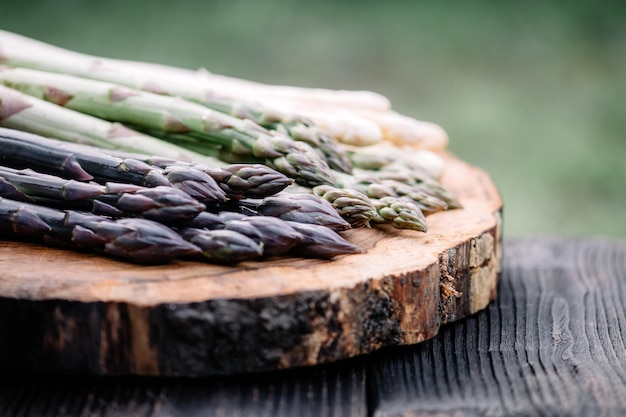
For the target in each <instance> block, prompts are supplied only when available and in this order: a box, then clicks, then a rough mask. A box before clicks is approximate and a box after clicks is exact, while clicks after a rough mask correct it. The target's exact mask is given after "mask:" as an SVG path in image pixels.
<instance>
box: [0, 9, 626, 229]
mask: <svg viewBox="0 0 626 417" xmlns="http://www.w3.org/2000/svg"><path fill="white" fill-rule="evenodd" d="M624 5H626V2H620V1H614V2H611V1H603V2H582V1H569V2H562V1H561V2H553V1H526V2H487V1H484V2H481V1H473V2H467V1H460V0H458V1H440V2H420V1H395V2H381V1H344V2H339V1H329V0H323V1H320V0H318V1H308V2H303V1H289V0H269V1H262V2H261V1H259V2H252V1H242V0H229V1H184V0H180V1H171V0H170V1H165V0H153V1H150V2H149V1H132V0H106V1H99V2H96V1H93V2H90V1H79V0H22V1H19V2H18V1H11V0H0V27H1V28H3V29H5V30H10V31H14V32H17V33H21V34H24V35H28V36H32V37H35V38H39V39H41V40H45V41H47V42H50V43H53V44H57V45H60V46H63V47H66V48H69V49H73V50H77V51H81V52H87V53H91V54H95V55H102V56H109V57H116V58H128V59H136V60H144V61H152V62H160V63H165V64H172V65H178V66H183V67H190V68H196V67H206V68H208V69H209V70H210V71H212V72H215V73H221V74H226V75H232V76H237V77H242V78H247V79H253V80H257V81H262V82H267V83H280V84H293V85H301V86H320V87H330V88H342V89H368V90H373V91H377V92H379V93H382V94H384V95H386V96H387V97H389V98H390V99H391V101H392V103H393V105H394V107H395V109H396V110H398V111H400V112H402V113H405V114H408V115H411V116H413V117H416V118H419V119H423V120H428V121H433V122H436V123H439V124H440V125H442V126H443V127H444V128H445V129H446V130H447V131H448V133H449V135H450V138H451V144H450V149H451V151H452V152H454V153H455V154H456V155H457V156H459V157H461V158H462V159H464V160H466V161H468V162H470V163H472V164H474V165H477V166H480V167H481V168H483V169H485V170H486V171H487V172H489V173H490V174H491V176H492V178H493V179H494V181H495V183H496V184H497V185H498V187H499V189H500V190H501V193H502V195H503V198H504V201H505V210H504V218H505V228H504V231H505V236H507V237H516V236H523V235H540V234H541V235H544V234H561V235H604V236H613V237H626V214H624V207H625V206H626V6H624Z"/></svg>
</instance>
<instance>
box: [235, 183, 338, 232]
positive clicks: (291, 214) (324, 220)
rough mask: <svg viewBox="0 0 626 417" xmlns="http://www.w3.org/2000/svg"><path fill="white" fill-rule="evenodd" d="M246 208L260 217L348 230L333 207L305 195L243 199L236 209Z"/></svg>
mask: <svg viewBox="0 0 626 417" xmlns="http://www.w3.org/2000/svg"><path fill="white" fill-rule="evenodd" d="M241 207H243V208H247V209H250V210H253V211H254V212H255V213H257V214H259V215H262V216H272V217H278V218H279V219H281V220H287V221H293V222H298V223H307V224H316V225H321V226H326V227H328V228H330V229H332V230H335V231H342V230H347V229H350V223H348V222H347V221H346V220H344V219H343V218H342V217H341V216H340V215H339V213H337V211H336V210H335V209H334V207H333V206H332V205H331V204H330V203H329V202H327V201H325V200H323V199H322V198H320V197H318V196H316V195H313V194H305V193H293V194H292V193H286V192H282V193H279V194H277V195H275V196H271V197H267V198H264V199H262V200H253V199H243V200H240V201H239V202H238V206H237V208H241Z"/></svg>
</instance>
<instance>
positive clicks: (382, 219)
mask: <svg viewBox="0 0 626 417" xmlns="http://www.w3.org/2000/svg"><path fill="white" fill-rule="evenodd" d="M372 202H373V203H374V205H375V206H376V211H377V213H378V215H377V216H374V218H373V219H372V220H373V221H374V222H376V223H388V224H391V225H392V226H393V227H395V228H398V229H410V230H416V231H418V232H426V231H427V229H428V228H427V226H426V219H425V218H424V214H423V213H422V211H421V210H420V209H419V207H417V206H416V205H415V204H413V203H412V202H409V201H406V200H402V199H400V198H396V197H383V198H380V199H372Z"/></svg>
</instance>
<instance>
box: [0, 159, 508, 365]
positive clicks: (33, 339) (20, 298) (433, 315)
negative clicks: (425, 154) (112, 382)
mask: <svg viewBox="0 0 626 417" xmlns="http://www.w3.org/2000/svg"><path fill="white" fill-rule="evenodd" d="M446 162H447V164H446V169H445V172H444V176H443V179H442V181H443V183H444V184H445V185H447V186H448V187H449V188H450V189H451V190H452V191H454V192H455V193H456V194H457V195H458V196H459V199H460V200H461V202H462V204H463V206H464V208H463V209H460V210H450V211H446V212H441V213H436V214H434V215H432V216H429V217H428V223H429V232H428V233H427V234H422V233H417V232H413V231H400V230H396V229H392V228H376V229H359V230H354V231H350V232H347V233H346V237H347V238H348V239H349V240H350V241H352V242H353V243H356V244H358V245H359V246H361V247H362V248H364V249H366V253H364V254H359V255H351V256H344V257H339V258H337V259H334V260H332V261H325V260H311V259H300V258H281V259H275V260H271V261H267V262H244V263H242V264H240V265H238V266H236V267H222V266H215V265H208V264H203V263H198V262H187V261H179V262H173V263H172V264H171V265H165V266H138V265H132V264H128V263H123V262H119V261H116V260H112V259H106V258H103V257H99V256H96V255H86V254H80V253H73V252H69V251H62V250H55V249H50V248H45V247H42V246H37V245H26V244H23V243H13V242H1V243H0V313H2V314H3V315H4V316H5V317H13V318H14V319H13V320H11V321H10V322H5V323H1V324H0V338H6V340H8V341H9V343H8V344H7V346H6V347H5V348H4V350H5V351H6V352H7V353H8V354H6V355H2V356H0V367H1V368H4V369H25V370H37V371H45V372H70V373H89V374H111V375H115V374H137V375H185V376H202V375H213V374H229V373H242V372H250V371H262V370H271V369H280V368H289V367H294V366H304V365H313V364H319V363H326V362H332V361H335V360H338V359H344V358H348V357H352V356H355V355H360V354H363V353H368V352H372V351H375V350H376V349H379V348H381V347H383V346H390V345H401V344H413V343H418V342H422V341H424V340H426V339H428V338H431V337H433V336H434V335H435V334H436V333H437V332H438V330H439V328H440V326H441V325H442V324H445V323H447V322H451V321H454V320H458V319H459V318H462V317H465V316H467V315H469V314H473V313H475V312H476V311H479V310H481V309H483V308H485V306H486V305H487V304H488V302H489V301H490V300H492V299H493V298H494V297H495V294H496V284H497V278H498V273H499V271H500V259H501V256H500V241H501V230H500V222H501V217H500V211H501V208H502V201H501V199H500V196H499V194H498V191H497V189H496V187H495V186H494V185H493V183H492V181H491V180H490V178H489V176H488V175H487V174H486V173H484V172H483V171H481V170H479V169H477V168H475V167H472V166H470V165H468V164H466V163H464V162H462V161H460V160H458V159H456V158H454V157H453V156H451V155H447V156H446Z"/></svg>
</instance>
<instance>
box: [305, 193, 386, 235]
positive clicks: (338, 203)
mask: <svg viewBox="0 0 626 417" xmlns="http://www.w3.org/2000/svg"><path fill="white" fill-rule="evenodd" d="M313 192H314V193H315V194H316V195H318V196H320V197H322V198H323V199H324V200H326V201H328V202H329V203H331V204H332V206H333V207H334V208H335V210H337V212H338V213H339V215H340V216H341V217H343V218H344V219H345V220H347V221H348V223H350V226H352V228H358V227H363V226H365V227H369V226H370V224H369V222H370V220H372V218H374V216H375V215H376V208H375V207H374V204H373V203H372V202H371V200H370V199H369V198H368V197H367V196H366V195H365V194H363V193H361V192H359V191H356V190H352V189H348V188H337V187H331V186H330V185H318V186H317V187H314V188H313Z"/></svg>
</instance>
